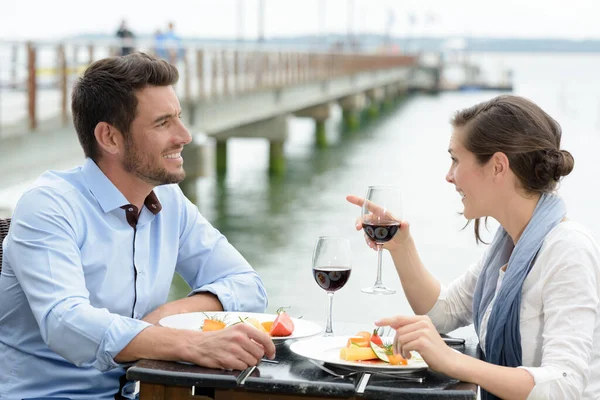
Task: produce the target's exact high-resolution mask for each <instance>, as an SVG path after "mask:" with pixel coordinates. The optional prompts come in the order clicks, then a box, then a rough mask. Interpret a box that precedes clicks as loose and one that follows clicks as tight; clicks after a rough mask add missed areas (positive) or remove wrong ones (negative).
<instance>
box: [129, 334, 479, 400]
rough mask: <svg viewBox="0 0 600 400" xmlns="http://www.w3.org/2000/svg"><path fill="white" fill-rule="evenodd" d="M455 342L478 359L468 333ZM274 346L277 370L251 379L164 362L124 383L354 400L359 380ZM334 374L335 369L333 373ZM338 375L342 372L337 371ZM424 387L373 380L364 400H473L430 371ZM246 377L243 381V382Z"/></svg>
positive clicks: (143, 364) (137, 370) (133, 371)
mask: <svg viewBox="0 0 600 400" xmlns="http://www.w3.org/2000/svg"><path fill="white" fill-rule="evenodd" d="M452 336H453V337H464V338H465V339H467V341H466V343H465V345H464V346H454V348H455V349H456V350H458V351H461V352H463V353H465V354H469V355H471V356H477V346H478V343H477V338H476V337H475V336H474V333H473V332H472V330H471V331H469V330H459V331H455V332H453V334H452ZM289 342H290V341H287V342H285V343H282V344H279V345H277V355H276V358H275V359H276V360H277V361H279V363H278V364H270V363H264V362H263V363H260V365H259V366H258V367H257V368H256V369H255V370H254V371H253V372H252V373H251V374H250V375H247V376H244V374H243V372H242V371H222V370H216V369H210V368H203V367H199V366H195V365H187V364H181V363H175V362H167V361H152V360H141V361H139V362H137V363H136V364H135V365H133V366H132V367H131V368H129V370H128V371H127V378H128V379H130V380H139V381H142V382H146V383H155V384H162V385H171V386H189V387H192V386H196V387H211V388H217V389H235V388H243V389H245V390H248V391H255V392H263V393H264V392H269V393H279V394H299V393H301V394H306V395H311V396H323V397H352V396H355V395H356V394H357V393H356V390H357V386H358V383H359V380H360V378H361V377H362V374H357V375H354V376H351V377H348V378H344V379H342V378H337V377H334V376H332V375H329V374H328V373H326V372H324V371H322V370H320V369H319V368H317V367H316V366H315V365H313V364H312V363H310V362H309V361H308V360H307V359H306V358H303V357H301V356H299V355H296V354H294V353H292V352H291V351H290V350H289V344H290V343H289ZM332 369H334V367H332ZM340 372H342V371H340ZM413 375H415V376H423V377H425V380H424V381H423V382H422V383H417V382H404V381H401V380H397V379H394V378H388V377H383V376H377V375H371V377H370V379H369V381H368V384H367V386H366V388H365V389H364V394H362V396H363V397H364V398H368V399H382V400H383V399H392V398H393V399H475V398H476V395H477V387H476V386H475V385H473V384H470V383H464V382H460V381H458V380H456V379H452V378H449V377H447V376H445V375H442V374H439V373H436V372H433V371H431V370H426V371H419V372H416V373H414V374H413ZM244 377H245V379H243V378H244Z"/></svg>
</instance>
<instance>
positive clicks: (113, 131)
mask: <svg viewBox="0 0 600 400" xmlns="http://www.w3.org/2000/svg"><path fill="white" fill-rule="evenodd" d="M94 136H95V137H96V141H97V142H98V146H99V147H100V150H101V151H103V152H106V153H108V154H113V155H114V154H117V153H118V152H119V150H120V149H121V143H122V140H121V139H122V137H123V136H122V135H121V132H120V131H119V130H118V129H117V128H115V127H114V126H112V125H111V124H109V123H106V122H98V125H96V128H95V129H94Z"/></svg>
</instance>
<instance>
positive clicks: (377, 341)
mask: <svg viewBox="0 0 600 400" xmlns="http://www.w3.org/2000/svg"><path fill="white" fill-rule="evenodd" d="M367 335H368V337H367ZM340 358H341V359H342V360H345V361H368V362H377V361H375V360H378V361H380V362H384V363H388V364H390V365H407V364H408V360H406V359H405V358H403V357H402V356H401V355H400V354H394V352H393V350H392V345H391V344H385V343H383V340H382V339H381V336H379V332H378V330H377V329H375V330H374V331H373V333H372V334H371V333H369V332H367V331H361V332H358V333H357V334H356V335H354V336H352V337H350V338H349V339H348V342H347V343H346V347H342V348H341V349H340ZM372 360H373V361H372Z"/></svg>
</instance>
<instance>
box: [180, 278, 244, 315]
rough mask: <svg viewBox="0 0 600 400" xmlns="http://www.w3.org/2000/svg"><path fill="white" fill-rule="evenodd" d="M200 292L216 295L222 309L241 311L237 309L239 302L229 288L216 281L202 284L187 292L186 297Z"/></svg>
mask: <svg viewBox="0 0 600 400" xmlns="http://www.w3.org/2000/svg"><path fill="white" fill-rule="evenodd" d="M202 292H208V293H212V294H214V295H215V296H217V298H218V299H219V301H220V302H221V305H222V306H223V311H241V310H240V309H239V302H238V300H237V298H236V296H235V295H234V294H233V293H231V291H230V290H229V288H227V287H226V286H224V285H220V284H219V283H218V282H215V283H211V284H210V285H204V286H202V287H200V288H198V289H195V290H192V291H191V292H190V294H188V297H190V296H193V295H195V294H198V293H202ZM244 311H246V310H244Z"/></svg>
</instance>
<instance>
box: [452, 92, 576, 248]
mask: <svg viewBox="0 0 600 400" xmlns="http://www.w3.org/2000/svg"><path fill="white" fill-rule="evenodd" d="M451 123H452V126H454V127H455V128H462V129H464V132H465V135H464V138H465V139H464V143H463V145H464V146H465V148H466V149H467V150H468V151H470V152H471V153H473V154H474V155H475V157H476V159H477V161H478V162H479V164H485V163H487V162H488V161H489V160H490V158H491V157H492V156H493V155H494V154H495V153H497V152H500V153H504V154H505V155H506V157H507V158H508V161H509V165H510V169H511V170H512V171H513V172H514V174H515V175H516V176H517V178H518V179H519V183H520V186H521V188H522V189H524V190H525V191H526V192H527V193H530V194H542V193H549V192H552V191H554V190H555V189H556V185H557V183H558V182H559V180H560V178H561V177H563V176H566V175H568V174H569V173H570V172H571V171H572V170H573V166H574V162H575V161H574V159H573V156H572V155H571V153H569V152H568V151H566V150H561V148H560V139H561V135H562V131H561V128H560V125H559V124H558V122H556V121H555V120H554V119H553V118H552V117H551V116H550V115H548V114H547V113H546V112H545V111H544V110H542V109H541V108H540V107H539V106H537V105H536V104H534V103H533V102H531V101H530V100H527V99H525V98H523V97H518V96H509V95H505V96H498V97H495V98H493V99H491V100H489V101H486V102H483V103H479V104H477V105H475V106H473V107H470V108H467V109H464V110H461V111H458V112H456V114H455V115H454V117H453V118H452V120H451ZM479 226H480V221H479V219H476V220H475V239H476V241H477V242H483V241H482V240H481V236H480V234H479Z"/></svg>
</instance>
